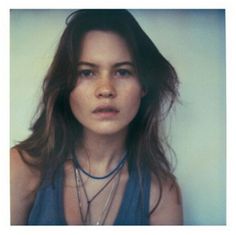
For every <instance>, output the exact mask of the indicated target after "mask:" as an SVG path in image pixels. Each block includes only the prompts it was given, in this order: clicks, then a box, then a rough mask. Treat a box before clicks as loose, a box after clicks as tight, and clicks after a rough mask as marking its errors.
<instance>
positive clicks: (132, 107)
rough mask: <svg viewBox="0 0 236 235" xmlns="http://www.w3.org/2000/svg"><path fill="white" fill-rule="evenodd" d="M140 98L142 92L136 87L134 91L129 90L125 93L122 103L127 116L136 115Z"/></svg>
mask: <svg viewBox="0 0 236 235" xmlns="http://www.w3.org/2000/svg"><path fill="white" fill-rule="evenodd" d="M142 96H143V94H142V90H141V88H140V87H139V86H138V87H136V89H130V90H127V91H126V95H125V99H124V103H125V104H126V105H125V106H126V112H127V114H130V115H131V116H132V115H133V116H135V115H136V113H137V112H138V109H139V106H140V102H141V99H142Z"/></svg>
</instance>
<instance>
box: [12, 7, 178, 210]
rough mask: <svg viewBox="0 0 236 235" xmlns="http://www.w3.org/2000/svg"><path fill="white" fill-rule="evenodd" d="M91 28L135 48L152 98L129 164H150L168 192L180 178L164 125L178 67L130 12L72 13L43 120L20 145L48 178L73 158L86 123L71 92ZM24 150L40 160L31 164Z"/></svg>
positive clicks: (134, 134)
mask: <svg viewBox="0 0 236 235" xmlns="http://www.w3.org/2000/svg"><path fill="white" fill-rule="evenodd" d="M90 30H102V31H112V32H114V33H117V34H119V35H120V36H121V37H122V38H123V39H124V40H125V41H126V43H127V45H128V48H129V49H130V53H131V55H132V58H133V62H134V64H135V66H136V69H137V73H138V77H139V79H140V82H141V84H142V85H143V87H144V89H145V90H146V96H144V97H143V98H142V101H141V104H140V108H139V111H138V113H137V115H136V117H135V118H134V120H133V121H132V122H131V124H130V126H129V133H128V138H127V148H128V152H129V156H130V157H129V166H130V165H131V163H135V164H137V166H138V169H139V171H140V169H141V167H143V165H145V166H147V167H148V168H149V169H150V170H151V172H152V173H153V174H154V175H155V176H156V177H157V179H158V181H159V187H160V191H161V194H162V182H163V180H166V179H172V180H173V182H174V181H175V178H174V175H173V174H172V167H171V165H170V163H169V161H168V158H167V154H166V151H165V145H164V143H163V139H164V138H163V133H162V132H161V131H160V124H161V121H162V120H163V119H164V118H165V117H166V115H167V113H168V112H169V111H170V109H171V107H172V106H173V104H174V102H175V100H176V99H177V98H178V84H179V81H178V77H177V74H176V72H175V69H174V68H173V66H172V65H171V64H170V63H169V62H168V61H167V60H166V59H165V58H164V57H163V55H162V54H161V53H160V52H159V50H158V49H157V47H156V46H155V45H154V43H153V42H152V41H151V39H150V38H149V37H148V36H147V34H146V33H145V32H144V31H143V29H142V28H141V27H140V25H139V24H138V23H137V21H136V20H135V18H134V17H133V16H132V15H131V14H130V13H129V11H127V10H119V9H107V10H104V9H96V10H95V9H90V10H78V11H75V12H73V13H72V14H71V15H69V17H68V18H67V19H66V28H65V30H64V32H63V34H62V36H61V39H60V42H59V45H58V48H57V51H56V53H55V56H54V59H53V61H52V64H51V66H50V68H49V70H48V73H47V75H46V77H45V79H44V82H43V96H42V100H41V102H40V105H39V108H38V112H37V118H36V119H35V121H34V123H33V125H32V126H31V131H32V133H31V135H30V136H29V137H28V138H27V139H26V140H24V141H22V142H20V143H19V144H18V145H17V146H16V148H17V149H18V150H19V152H20V154H21V156H22V158H23V160H24V161H25V162H27V164H31V165H32V166H35V167H37V168H38V169H39V170H40V171H41V173H42V176H45V175H46V173H47V172H48V170H50V172H52V174H53V173H55V171H56V169H57V168H58V167H59V166H60V165H61V164H63V163H64V162H65V161H66V160H67V159H68V157H70V156H73V154H74V152H75V148H76V145H77V143H78V141H79V138H80V135H81V132H82V126H81V124H80V123H79V122H78V121H77V120H76V119H75V117H74V116H73V114H72V112H71V109H70V104H69V96H70V93H71V91H72V90H73V88H74V87H75V84H76V80H77V63H78V59H79V56H80V49H81V48H80V46H81V42H82V40H83V37H84V35H85V34H86V33H87V32H88V31H90ZM24 152H26V153H28V154H29V155H30V156H32V157H33V158H34V159H35V160H36V161H34V162H29V160H27V159H26V158H25V155H24ZM42 178H43V177H42ZM161 194H160V197H159V200H158V203H159V202H160V199H161ZM158 203H157V204H156V206H155V207H154V208H153V209H152V211H154V209H155V208H156V207H157V205H158ZM152 211H151V212H150V213H152Z"/></svg>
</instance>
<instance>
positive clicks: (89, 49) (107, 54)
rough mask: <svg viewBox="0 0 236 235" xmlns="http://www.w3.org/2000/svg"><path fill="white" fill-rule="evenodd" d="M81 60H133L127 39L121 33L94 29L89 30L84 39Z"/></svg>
mask: <svg viewBox="0 0 236 235" xmlns="http://www.w3.org/2000/svg"><path fill="white" fill-rule="evenodd" d="M79 60H85V61H86V60H88V61H91V60H93V61H95V62H96V61H110V62H112V61H114V62H117V61H123V60H130V61H131V54H130V50H129V48H128V45H127V43H126V41H125V40H124V39H123V38H122V37H121V36H120V35H118V34H116V33H114V32H110V31H99V30H93V31H89V32H87V33H86V34H85V36H84V38H83V40H82V44H81V51H80V58H79Z"/></svg>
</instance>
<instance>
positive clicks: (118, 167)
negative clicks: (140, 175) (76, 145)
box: [74, 152, 127, 180]
mask: <svg viewBox="0 0 236 235" xmlns="http://www.w3.org/2000/svg"><path fill="white" fill-rule="evenodd" d="M126 156H127V154H126V152H125V153H124V154H123V156H122V158H121V160H120V162H119V163H118V164H117V166H116V167H115V168H114V169H113V170H112V171H111V172H109V173H108V174H106V175H104V176H94V175H91V174H90V173H89V172H87V171H86V170H84V169H83V168H82V167H81V165H80V164H79V161H78V159H77V158H74V164H75V168H78V169H80V170H81V171H82V172H83V173H84V174H85V175H87V176H88V177H90V178H92V179H96V180H103V179H106V178H108V177H110V176H111V175H112V174H114V173H115V172H116V171H118V170H119V169H120V168H121V167H123V165H124V164H125V161H126V158H127V157H126Z"/></svg>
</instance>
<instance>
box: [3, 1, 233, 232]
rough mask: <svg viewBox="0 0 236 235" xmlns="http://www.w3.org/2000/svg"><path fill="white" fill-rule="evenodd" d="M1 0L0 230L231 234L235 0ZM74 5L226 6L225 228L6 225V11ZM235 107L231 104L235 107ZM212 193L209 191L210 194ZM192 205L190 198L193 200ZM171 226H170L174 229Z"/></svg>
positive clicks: (61, 7) (144, 6)
mask: <svg viewBox="0 0 236 235" xmlns="http://www.w3.org/2000/svg"><path fill="white" fill-rule="evenodd" d="M2 2H3V1H1V3H0V16H1V18H0V24H1V25H0V35H1V36H0V45H1V48H0V51H1V56H0V58H1V59H0V60H1V61H0V66H1V67H0V71H1V75H2V76H1V85H2V84H3V86H1V92H0V104H1V106H0V107H1V121H0V125H1V126H0V130H1V135H0V136H1V137H0V138H1V139H0V143H1V147H0V151H1V152H0V153H1V155H0V156H1V164H0V167H1V169H0V180H1V181H0V185H1V193H0V203H1V204H0V211H1V212H0V213H1V220H0V230H1V233H2V232H3V233H2V234H11V233H17V234H21V232H22V233H24V234H41V233H45V232H46V234H49V232H50V233H52V232H53V233H54V232H56V233H61V234H64V233H65V232H69V233H70V234H78V233H81V232H85V233H86V232H89V233H90V232H91V233H92V232H95V233H99V232H102V233H103V234H109V235H110V234H111V232H112V233H113V234H119V235H120V233H122V234H123V233H125V234H126V232H127V234H128V233H129V234H130V233H132V232H134V231H135V233H138V234H139V233H140V234H143V233H146V234H154V233H159V234H161V233H163V232H164V233H166V232H171V233H173V232H174V233H179V234H191V235H194V234H197V235H199V234H207V235H210V234H214V235H217V234H232V233H233V234H234V233H235V231H234V230H235V228H236V223H235V218H236V203H235V202H236V193H235V185H236V183H235V181H236V176H235V175H236V170H234V168H233V167H234V166H235V167H236V163H235V158H236V155H235V145H236V138H235V132H236V124H235V123H236V121H235V120H236V118H235V111H234V110H235V109H236V105H235V100H236V99H235V94H236V85H235V80H236V76H235V63H236V46H235V44H236V38H235V37H236V32H235V29H236V26H235V23H236V22H235V15H236V11H235V3H234V2H235V1H234V0H203V1H200V0H191V1H189V0H178V1H175V0H165V1H155V2H154V1H149V0H145V1H140V2H138V1H135V3H133V1H127V0H119V1H114V2H113V1H107V0H93V1H77V0H61V1H59V0H58V1H55V0H54V1H52V0H40V1H32V0H20V1H19V0H11V1H7V2H6V3H2ZM34 8H39V9H50V8H53V9H76V8H128V9H133V8H141V9H148V8H159V9H188V8H191V9H192V8H197V9H218V8H220V9H226V45H227V48H226V53H227V56H226V61H227V67H226V69H227V84H226V87H227V97H226V98H227V225H226V226H181V227H174V228H173V227H170V226H158V227H157V226H148V227H138V228H137V227H132V226H129V227H114V226H107V227H102V228H99V227H91V226H89V227H84V226H83V227H76V226H69V227H61V226H59V227H52V226H50V227H44V226H40V227H37V228H35V227H31V226H27V227H26V226H23V227H17V226H9V217H10V214H9V209H8V208H9V178H8V175H9V168H8V164H9V159H8V148H9V147H8V146H9V120H10V117H9V75H10V74H9V10H10V9H34ZM233 107H234V108H233ZM209 196H210V195H209ZM193 203H194V202H193ZM173 229H174V230H173Z"/></svg>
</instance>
